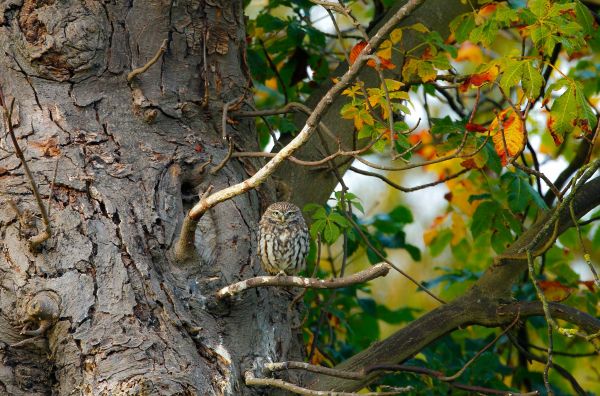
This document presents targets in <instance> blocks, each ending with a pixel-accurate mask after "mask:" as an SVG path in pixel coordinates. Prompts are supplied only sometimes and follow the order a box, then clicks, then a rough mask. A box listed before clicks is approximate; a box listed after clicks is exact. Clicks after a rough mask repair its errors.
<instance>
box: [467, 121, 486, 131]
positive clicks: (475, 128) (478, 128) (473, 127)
mask: <svg viewBox="0 0 600 396" xmlns="http://www.w3.org/2000/svg"><path fill="white" fill-rule="evenodd" d="M466 128H467V131H469V132H486V131H487V130H488V129H487V127H484V126H483V125H481V124H475V123H472V122H468V123H467V126H466Z"/></svg>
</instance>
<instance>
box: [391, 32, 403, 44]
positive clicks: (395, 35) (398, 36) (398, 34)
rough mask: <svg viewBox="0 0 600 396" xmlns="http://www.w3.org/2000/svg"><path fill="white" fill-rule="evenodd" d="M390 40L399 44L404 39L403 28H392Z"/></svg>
mask: <svg viewBox="0 0 600 396" xmlns="http://www.w3.org/2000/svg"><path fill="white" fill-rule="evenodd" d="M390 40H391V41H392V44H398V43H399V42H400V40H402V28H398V29H394V30H392V33H390Z"/></svg>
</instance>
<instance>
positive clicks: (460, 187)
mask: <svg viewBox="0 0 600 396" xmlns="http://www.w3.org/2000/svg"><path fill="white" fill-rule="evenodd" d="M446 186H448V189H449V190H450V192H449V193H448V194H446V196H445V198H446V199H447V200H448V201H449V202H450V204H451V205H452V206H454V207H456V208H458V209H460V211H461V212H463V213H464V214H465V215H467V216H473V213H475V209H477V207H478V206H479V204H480V203H481V201H473V202H471V203H469V197H470V196H471V195H477V194H481V192H482V191H481V190H479V189H478V188H477V187H476V185H475V184H473V182H472V181H470V180H469V179H458V178H457V179H451V180H448V181H447V182H446Z"/></svg>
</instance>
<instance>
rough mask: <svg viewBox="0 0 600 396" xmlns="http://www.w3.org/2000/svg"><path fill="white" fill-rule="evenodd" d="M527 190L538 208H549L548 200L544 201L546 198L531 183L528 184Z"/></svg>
mask: <svg viewBox="0 0 600 396" xmlns="http://www.w3.org/2000/svg"><path fill="white" fill-rule="evenodd" d="M525 188H526V189H527V192H528V194H529V196H530V197H531V200H532V201H533V202H534V203H535V204H536V205H537V207H538V208H540V209H544V210H548V205H546V202H545V201H544V199H543V198H542V197H541V195H540V193H539V192H538V191H537V190H536V189H534V188H533V187H532V186H531V185H530V184H528V183H527V184H526V187H525Z"/></svg>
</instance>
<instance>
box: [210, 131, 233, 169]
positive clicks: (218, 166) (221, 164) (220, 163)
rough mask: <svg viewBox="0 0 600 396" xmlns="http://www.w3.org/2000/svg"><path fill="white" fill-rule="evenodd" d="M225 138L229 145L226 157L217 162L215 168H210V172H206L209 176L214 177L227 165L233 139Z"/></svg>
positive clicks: (231, 151)
mask: <svg viewBox="0 0 600 396" xmlns="http://www.w3.org/2000/svg"><path fill="white" fill-rule="evenodd" d="M225 138H226V139H227V141H228V143H229V148H228V149H227V155H226V156H225V158H223V161H221V162H219V164H218V165H217V166H215V167H214V168H212V169H211V170H209V171H208V173H209V174H211V175H214V174H216V173H217V172H218V171H220V170H221V169H223V167H224V166H225V165H226V164H227V162H228V161H229V159H230V158H231V155H232V154H233V139H231V137H227V136H226V137H225Z"/></svg>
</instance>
